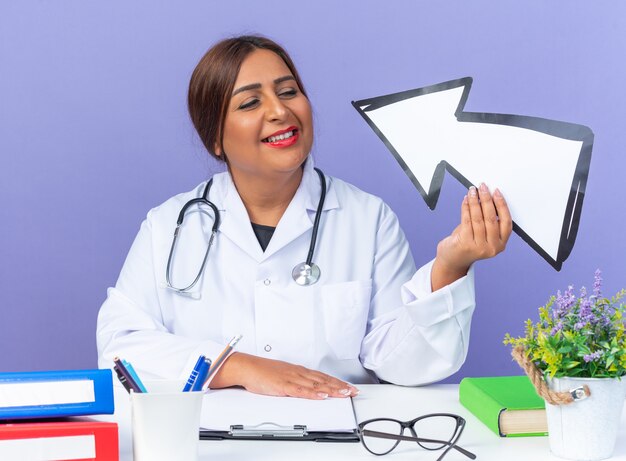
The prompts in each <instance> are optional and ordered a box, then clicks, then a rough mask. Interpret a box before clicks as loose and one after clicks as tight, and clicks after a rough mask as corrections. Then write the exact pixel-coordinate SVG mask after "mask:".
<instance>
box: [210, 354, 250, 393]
mask: <svg viewBox="0 0 626 461" xmlns="http://www.w3.org/2000/svg"><path fill="white" fill-rule="evenodd" d="M247 355H248V354H244V353H243V352H234V353H232V354H231V355H230V356H229V357H228V358H227V359H226V360H224V363H222V366H221V367H220V369H219V370H218V371H217V374H216V375H215V376H214V377H213V379H212V380H211V384H210V386H209V387H211V388H213V389H221V388H224V387H231V386H244V382H243V381H244V380H243V373H242V372H241V371H242V370H243V369H244V368H245V366H244V365H243V363H244V362H245V360H246V358H247V357H246V356H247Z"/></svg>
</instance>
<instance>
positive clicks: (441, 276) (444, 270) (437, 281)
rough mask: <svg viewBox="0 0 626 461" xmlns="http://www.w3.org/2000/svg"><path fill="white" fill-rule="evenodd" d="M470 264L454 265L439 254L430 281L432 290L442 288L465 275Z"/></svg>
mask: <svg viewBox="0 0 626 461" xmlns="http://www.w3.org/2000/svg"><path fill="white" fill-rule="evenodd" d="M469 267H470V265H465V264H463V265H453V264H450V263H449V262H447V261H445V260H444V259H443V258H441V257H440V256H439V255H437V257H436V258H435V261H434V262H433V267H432V269H431V272H430V283H431V289H432V291H437V290H439V289H440V288H443V287H445V286H446V285H450V284H451V283H453V282H455V281H457V280H458V279H460V278H462V277H465V276H466V275H467V271H468V270H469Z"/></svg>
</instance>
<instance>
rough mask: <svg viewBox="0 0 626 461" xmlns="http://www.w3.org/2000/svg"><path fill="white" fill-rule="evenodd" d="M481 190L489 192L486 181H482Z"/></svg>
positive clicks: (484, 192)
mask: <svg viewBox="0 0 626 461" xmlns="http://www.w3.org/2000/svg"><path fill="white" fill-rule="evenodd" d="M480 192H481V193H483V194H486V193H487V192H489V189H487V185H486V184H485V183H484V182H481V183H480Z"/></svg>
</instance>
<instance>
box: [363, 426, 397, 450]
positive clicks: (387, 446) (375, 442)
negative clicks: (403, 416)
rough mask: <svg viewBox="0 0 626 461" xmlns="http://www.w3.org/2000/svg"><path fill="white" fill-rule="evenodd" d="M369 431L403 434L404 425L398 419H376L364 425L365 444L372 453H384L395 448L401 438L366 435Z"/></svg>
mask: <svg viewBox="0 0 626 461" xmlns="http://www.w3.org/2000/svg"><path fill="white" fill-rule="evenodd" d="M367 431H373V432H382V433H385V434H392V435H402V426H400V424H399V423H398V422H397V421H390V420H385V419H381V420H376V421H372V422H371V423H368V424H366V425H365V426H364V427H363V445H365V447H366V448H367V449H368V450H370V451H371V452H372V453H375V454H377V455H384V454H387V453H389V452H390V451H391V450H393V449H394V448H395V447H396V445H398V443H400V441H399V440H393V439H384V438H379V437H371V436H368V435H366V433H367Z"/></svg>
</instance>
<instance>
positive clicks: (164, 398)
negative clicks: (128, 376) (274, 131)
mask: <svg viewBox="0 0 626 461" xmlns="http://www.w3.org/2000/svg"><path fill="white" fill-rule="evenodd" d="M184 384H185V383H184V381H170V380H162V381H147V382H145V381H144V385H145V386H146V389H147V390H148V392H147V393H136V392H131V393H130V403H131V409H132V425H133V459H134V461H172V460H176V461H197V460H198V444H199V431H200V413H201V410H202V398H203V396H204V392H202V391H198V392H183V391H182V389H183V386H184Z"/></svg>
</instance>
